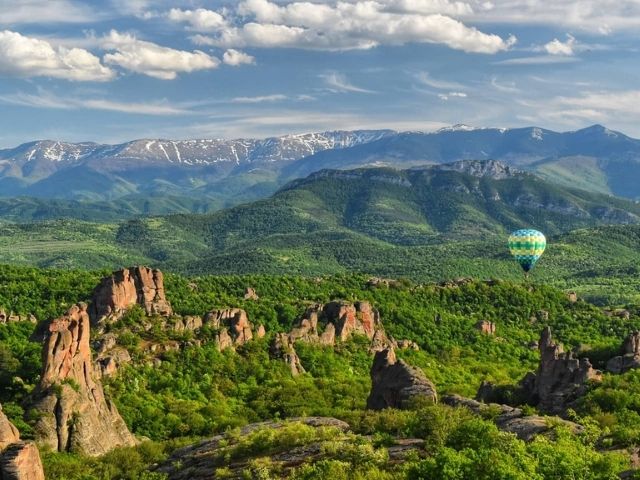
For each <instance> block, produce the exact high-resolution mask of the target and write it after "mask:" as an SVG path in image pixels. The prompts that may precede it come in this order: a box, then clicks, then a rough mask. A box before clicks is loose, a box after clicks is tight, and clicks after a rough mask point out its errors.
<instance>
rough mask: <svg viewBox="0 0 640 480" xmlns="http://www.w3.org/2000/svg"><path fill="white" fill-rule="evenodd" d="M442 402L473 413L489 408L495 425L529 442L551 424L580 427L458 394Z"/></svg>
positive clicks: (545, 431)
mask: <svg viewBox="0 0 640 480" xmlns="http://www.w3.org/2000/svg"><path fill="white" fill-rule="evenodd" d="M442 403H444V404H446V405H450V406H452V407H466V408H468V409H469V410H471V411H472V412H473V413H476V414H478V415H482V414H483V413H485V412H488V411H489V410H492V411H493V412H495V411H497V415H495V413H493V415H492V418H493V421H494V422H495V423H496V426H497V427H498V428H499V429H500V430H502V431H505V432H509V433H514V434H515V435H516V436H517V437H518V438H519V439H521V440H524V441H526V442H529V441H531V440H533V439H534V438H535V437H536V436H537V435H540V434H545V433H547V432H549V431H551V430H552V429H553V426H552V425H563V426H566V427H569V429H570V430H571V431H573V432H574V433H579V432H580V431H581V430H582V427H581V426H580V425H578V424H576V423H573V422H569V421H567V420H562V419H560V418H557V417H556V418H554V419H553V422H549V420H548V419H547V418H545V417H542V416H540V415H529V416H526V415H525V414H524V413H523V412H522V410H521V409H519V408H514V407H510V406H509V405H501V404H497V403H490V404H486V403H482V402H479V401H477V400H471V399H470V398H464V397H461V396H459V395H446V396H444V397H443V398H442Z"/></svg>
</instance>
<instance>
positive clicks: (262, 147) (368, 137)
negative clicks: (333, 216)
mask: <svg viewBox="0 0 640 480" xmlns="http://www.w3.org/2000/svg"><path fill="white" fill-rule="evenodd" d="M489 159H491V160H499V161H501V162H504V163H506V164H508V165H511V166H515V167H518V168H522V169H526V170H529V171H533V172H537V173H538V174H539V175H541V176H543V177H545V178H547V179H549V180H551V181H553V182H556V183H559V184H561V185H564V186H569V187H578V188H583V189H586V190H590V191H593V192H598V193H604V194H613V195H617V196H622V197H627V198H632V199H636V198H640V187H638V185H637V182H635V181H634V179H635V178H637V176H638V174H640V140H636V139H633V138H630V137H627V136H625V135H624V134H622V133H620V132H614V131H611V130H608V129H606V128H604V127H602V126H599V125H595V126H592V127H589V128H585V129H582V130H578V131H574V132H564V133H558V132H553V131H550V130H545V129H541V128H535V127H532V128H516V129H492V128H483V129H474V128H470V127H466V126H464V125H458V126H455V127H449V128H445V129H442V130H439V131H437V132H433V133H421V132H394V131H391V130H378V131H353V132H347V131H337V132H325V133H316V134H304V135H288V136H284V137H277V138H269V139H265V140H255V139H240V140H214V139H211V140H184V141H172V140H153V139H147V140H136V141H132V142H128V143H124V144H120V145H99V144H94V143H79V144H72V143H64V142H56V141H38V142H32V143H28V144H24V145H20V146H19V147H16V148H12V149H5V150H0V192H1V195H2V196H3V197H7V198H9V197H36V199H29V198H23V200H16V199H15V198H10V199H8V200H4V201H2V202H1V203H0V213H2V215H3V217H5V214H6V217H5V218H9V219H11V220H22V219H25V218H26V219H32V220H40V219H43V218H60V217H62V216H63V215H70V216H74V218H76V215H74V211H76V210H78V207H79V206H80V205H82V206H83V207H84V209H88V211H89V212H90V213H87V210H85V211H84V212H83V213H80V214H79V215H80V216H82V215H89V214H93V215H95V216H96V218H98V219H100V220H110V219H115V218H120V219H122V218H125V217H133V216H136V215H141V214H163V213H188V212H196V213H198V212H207V211H213V210H218V209H220V208H224V207H228V206H232V205H236V204H239V203H242V202H245V201H248V200H255V199H259V198H264V197H267V196H269V195H271V194H272V193H274V192H275V191H276V190H278V189H279V188H280V187H282V186H283V185H285V184H286V183H287V182H289V181H291V180H293V179H297V178H303V177H306V176H308V175H309V174H311V173H314V172H317V171H320V170H324V169H353V168H360V167H370V166H388V167H395V168H408V167H411V166H416V165H428V164H441V163H451V162H455V161H460V160H489ZM149 197H151V198H149ZM51 198H55V199H58V202H56V203H55V204H54V205H52V206H51V209H50V210H49V209H47V206H48V204H47V202H43V201H41V200H37V199H51ZM23 201H24V202H25V204H24V205H23V204H22V203H21V202H23ZM71 201H75V202H82V203H81V204H78V203H74V202H71ZM114 201H115V202H114ZM105 202H106V203H105ZM111 202H114V203H113V211H112V212H109V213H105V211H107V210H110V208H109V205H110V204H111Z"/></svg>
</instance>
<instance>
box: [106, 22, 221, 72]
mask: <svg viewBox="0 0 640 480" xmlns="http://www.w3.org/2000/svg"><path fill="white" fill-rule="evenodd" d="M103 46H104V48H106V49H108V50H115V52H114V53H108V54H106V55H105V56H104V61H105V63H108V64H112V65H119V66H120V67H122V68H125V69H127V70H131V71H132V72H136V73H141V74H143V75H148V76H150V77H154V78H160V79H162V80H173V79H174V78H176V76H177V75H178V73H181V72H193V71H196V70H209V69H213V68H216V67H218V65H220V61H219V60H218V59H217V58H215V57H212V56H210V55H208V54H206V53H204V52H201V51H199V50H195V51H193V52H187V51H184V50H175V49H173V48H168V47H163V46H161V45H157V44H155V43H152V42H147V41H144V40H138V39H137V38H136V37H134V36H133V35H130V34H126V33H125V34H122V33H119V32H117V31H115V30H112V31H111V32H110V33H109V35H108V36H107V37H105V39H104V42H103Z"/></svg>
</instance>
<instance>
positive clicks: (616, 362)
mask: <svg viewBox="0 0 640 480" xmlns="http://www.w3.org/2000/svg"><path fill="white" fill-rule="evenodd" d="M633 368H640V332H633V333H631V334H630V335H629V336H628V337H627V338H625V339H624V342H623V343H622V355H620V356H619V357H614V358H612V359H611V360H609V361H608V362H607V370H608V371H609V372H611V373H624V372H626V371H627V370H631V369H633Z"/></svg>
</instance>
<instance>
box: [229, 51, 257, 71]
mask: <svg viewBox="0 0 640 480" xmlns="http://www.w3.org/2000/svg"><path fill="white" fill-rule="evenodd" d="M222 61H223V62H224V63H225V64H227V65H231V66H232V67H237V66H239V65H252V64H254V63H255V61H256V59H255V58H254V57H252V56H251V55H249V54H247V53H244V52H241V51H239V50H234V49H232V48H231V49H229V50H227V51H226V52H224V55H223V56H222Z"/></svg>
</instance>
